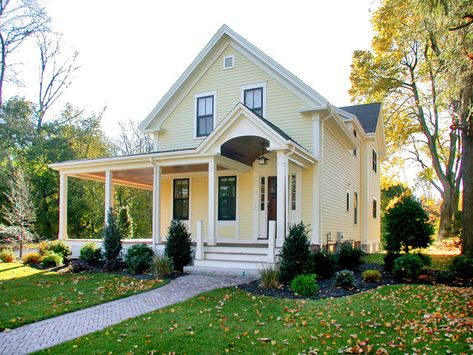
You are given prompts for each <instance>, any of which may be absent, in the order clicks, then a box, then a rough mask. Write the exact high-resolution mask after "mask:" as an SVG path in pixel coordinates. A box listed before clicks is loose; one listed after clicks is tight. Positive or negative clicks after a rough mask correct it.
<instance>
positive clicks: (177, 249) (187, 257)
mask: <svg viewBox="0 0 473 355" xmlns="http://www.w3.org/2000/svg"><path fill="white" fill-rule="evenodd" d="M191 243H192V239H191V235H190V233H189V231H188V229H187V225H185V224H184V222H182V221H178V220H173V221H171V225H170V226H169V229H168V235H167V240H166V246H165V247H164V254H165V255H166V256H167V257H168V258H169V259H171V261H172V266H173V268H174V270H175V271H179V272H182V271H183V270H184V266H186V265H189V263H190V262H191V261H192V249H191Z"/></svg>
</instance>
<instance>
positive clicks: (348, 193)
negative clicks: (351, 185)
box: [347, 191, 350, 212]
mask: <svg viewBox="0 0 473 355" xmlns="http://www.w3.org/2000/svg"><path fill="white" fill-rule="evenodd" d="M347 212H350V191H347Z"/></svg>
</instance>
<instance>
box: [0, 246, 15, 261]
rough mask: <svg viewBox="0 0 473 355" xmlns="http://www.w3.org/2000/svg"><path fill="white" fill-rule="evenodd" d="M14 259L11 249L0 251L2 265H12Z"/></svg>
mask: <svg viewBox="0 0 473 355" xmlns="http://www.w3.org/2000/svg"><path fill="white" fill-rule="evenodd" d="M15 259H16V257H15V254H14V253H13V250H11V249H3V250H1V251H0V261H3V262H4V263H12V262H14V261H15Z"/></svg>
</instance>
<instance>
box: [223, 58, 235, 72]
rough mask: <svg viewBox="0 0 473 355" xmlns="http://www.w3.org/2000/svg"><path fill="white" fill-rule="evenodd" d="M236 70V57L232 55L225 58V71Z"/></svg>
mask: <svg viewBox="0 0 473 355" xmlns="http://www.w3.org/2000/svg"><path fill="white" fill-rule="evenodd" d="M232 68H235V56H234V55H230V56H228V57H225V58H223V69H232Z"/></svg>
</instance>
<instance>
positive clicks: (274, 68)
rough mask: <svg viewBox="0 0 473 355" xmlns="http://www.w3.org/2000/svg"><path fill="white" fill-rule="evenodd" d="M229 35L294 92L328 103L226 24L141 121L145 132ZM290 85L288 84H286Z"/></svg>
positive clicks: (316, 102) (140, 126)
mask: <svg viewBox="0 0 473 355" xmlns="http://www.w3.org/2000/svg"><path fill="white" fill-rule="evenodd" d="M224 35H226V36H228V37H229V38H230V39H232V40H233V41H234V42H235V44H237V45H238V46H236V47H240V48H235V49H238V50H241V51H242V52H244V54H246V55H247V56H248V57H250V59H251V58H252V57H253V58H256V59H257V61H254V60H253V61H254V62H255V64H257V65H259V66H260V67H262V68H263V69H264V70H265V71H267V72H268V69H270V74H271V75H272V76H276V77H277V78H279V79H284V80H280V82H281V83H283V84H284V82H285V81H286V82H287V83H289V84H290V87H289V89H291V91H293V92H294V89H296V90H295V91H297V94H298V96H301V94H302V95H303V96H305V97H304V99H305V100H304V101H306V102H308V103H312V104H316V105H324V104H328V101H327V100H326V99H325V98H324V97H323V96H322V95H320V94H319V93H317V92H316V91H315V90H313V89H312V88H311V87H310V86H308V85H307V84H305V83H304V82H303V81H302V80H300V79H299V78H298V77H297V76H295V75H294V74H292V73H291V72H289V71H288V70H287V69H285V68H284V67H283V66H281V65H280V64H279V63H277V62H276V61H275V60H273V59H272V58H271V57H269V56H268V55H267V54H265V53H264V52H263V51H261V50H260V49H258V48H257V47H256V46H254V45H253V44H251V43H250V42H248V41H247V40H246V39H245V38H243V37H242V36H240V35H239V34H238V33H236V32H234V31H233V30H232V29H231V28H229V27H228V26H226V25H223V26H222V27H221V28H220V29H219V30H218V31H217V33H216V34H215V35H214V36H213V37H212V38H211V40H210V41H209V42H208V43H207V45H206V46H205V47H204V49H202V51H201V52H200V53H199V54H198V55H197V57H196V58H195V59H194V61H193V62H192V63H191V65H189V67H188V68H187V69H186V70H185V71H184V73H183V74H182V75H181V76H180V77H179V79H178V80H177V81H176V82H175V83H174V85H173V86H172V87H171V88H170V89H169V91H168V92H167V93H166V94H165V95H164V96H163V98H162V99H161V100H160V101H159V102H158V104H157V105H156V106H155V108H154V109H153V110H152V111H151V113H150V114H149V115H148V116H147V117H146V118H145V120H144V121H143V122H141V123H140V125H139V126H138V128H139V129H140V130H142V131H143V132H149V131H153V130H151V129H149V128H148V126H149V124H150V123H151V121H152V120H153V119H154V118H155V117H156V115H158V114H159V112H160V111H161V110H162V109H163V108H164V107H165V105H166V104H167V103H168V101H169V100H170V99H171V98H172V97H173V96H174V95H175V94H176V93H177V91H178V90H179V88H180V87H181V86H182V85H183V84H184V83H185V81H186V80H187V79H188V78H189V77H190V76H191V74H192V73H193V72H194V70H195V69H196V68H197V67H198V65H199V64H200V63H201V62H202V61H203V60H204V59H205V57H206V56H207V55H208V54H209V53H210V51H211V50H212V49H213V48H214V47H215V45H216V44H217V43H218V42H219V41H220V39H221V38H222V37H223V36H224ZM286 87H288V85H286Z"/></svg>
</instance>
